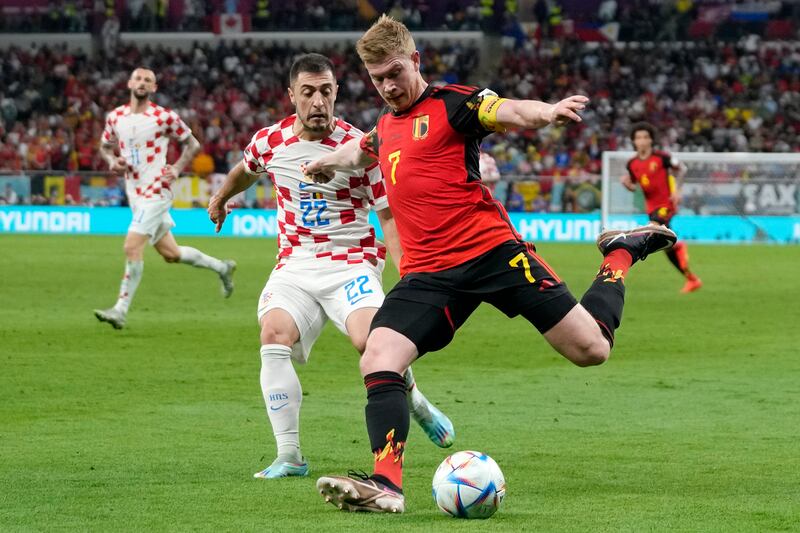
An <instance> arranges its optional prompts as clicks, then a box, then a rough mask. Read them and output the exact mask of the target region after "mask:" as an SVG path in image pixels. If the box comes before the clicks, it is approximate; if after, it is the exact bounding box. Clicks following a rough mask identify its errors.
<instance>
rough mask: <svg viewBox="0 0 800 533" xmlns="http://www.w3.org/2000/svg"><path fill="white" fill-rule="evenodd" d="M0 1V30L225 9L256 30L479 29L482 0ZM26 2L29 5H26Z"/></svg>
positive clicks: (79, 26)
mask: <svg viewBox="0 0 800 533" xmlns="http://www.w3.org/2000/svg"><path fill="white" fill-rule="evenodd" d="M8 4H9V5H2V3H0V31H5V32H68V33H78V32H93V33H99V32H100V31H101V28H102V27H103V24H104V22H105V21H106V19H107V17H111V16H114V17H116V18H117V19H118V22H119V26H120V27H119V29H120V30H121V31H133V32H139V31H149V32H153V31H205V32H208V31H214V30H215V29H218V28H215V22H218V21H217V20H216V19H217V18H218V17H219V16H220V15H223V14H238V15H242V16H243V17H246V19H247V20H248V22H249V25H250V27H251V28H252V29H253V30H256V31H274V30H280V31H302V30H314V31H320V30H321V31H352V30H358V29H366V28H367V27H369V25H370V22H371V20H372V19H373V18H374V16H375V14H376V13H378V12H381V11H383V12H386V13H388V14H390V15H392V16H393V17H394V18H396V19H398V20H402V21H403V22H404V23H405V24H406V25H407V26H408V27H409V28H410V29H411V30H460V31H464V30H479V29H482V28H485V22H486V21H485V20H484V19H485V18H486V11H485V9H484V10H482V9H481V2H480V0H449V1H448V2H431V1H429V0H373V1H372V2H369V3H367V2H359V1H358V0H325V1H323V0H293V1H291V2H285V1H275V0H102V1H96V0H56V1H44V0H31V1H30V2H29V3H24V2H18V1H14V2H9V3H8ZM17 4H19V5H17ZM22 4H25V5H22Z"/></svg>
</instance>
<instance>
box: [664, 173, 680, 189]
mask: <svg viewBox="0 0 800 533" xmlns="http://www.w3.org/2000/svg"><path fill="white" fill-rule="evenodd" d="M667 184H668V185H669V192H670V194H672V193H674V192H675V189H677V188H678V187H677V184H676V183H675V176H673V175H672V174H670V175H669V176H668V177H667Z"/></svg>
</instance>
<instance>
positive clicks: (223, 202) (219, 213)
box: [208, 161, 258, 233]
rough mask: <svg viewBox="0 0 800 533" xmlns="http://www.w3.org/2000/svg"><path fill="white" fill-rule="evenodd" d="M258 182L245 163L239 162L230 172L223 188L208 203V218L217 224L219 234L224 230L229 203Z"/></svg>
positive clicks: (255, 175)
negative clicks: (247, 169) (223, 225)
mask: <svg viewBox="0 0 800 533" xmlns="http://www.w3.org/2000/svg"><path fill="white" fill-rule="evenodd" d="M256 180H258V175H257V174H250V173H249V172H247V171H246V170H245V168H244V161H239V162H238V163H237V164H236V166H234V167H233V168H232V169H231V170H230V172H228V175H227V176H226V177H225V181H224V182H223V183H222V187H220V188H219V190H218V191H217V192H216V193H215V194H214V195H213V196H212V197H211V199H210V200H209V201H208V218H210V219H211V221H212V222H213V223H214V224H216V226H217V227H216V228H215V230H216V232H217V233H219V230H221V229H222V224H223V223H225V217H227V216H228V201H229V200H230V199H231V198H233V197H234V196H236V195H237V194H239V193H240V192H242V191H244V190H245V189H247V188H248V187H250V186H251V185H252V184H253V183H255V182H256Z"/></svg>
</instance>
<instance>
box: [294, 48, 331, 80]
mask: <svg viewBox="0 0 800 533" xmlns="http://www.w3.org/2000/svg"><path fill="white" fill-rule="evenodd" d="M301 72H310V73H312V74H320V73H322V72H330V73H331V74H333V75H334V78H335V77H336V74H335V70H334V69H333V62H332V61H331V60H330V59H328V58H327V57H325V56H324V55H322V54H315V53H311V54H303V55H301V56H298V57H297V58H296V59H295V60H294V62H293V63H292V67H291V68H290V69H289V85H291V84H293V83H294V82H295V81H296V80H297V75H298V74H300V73H301Z"/></svg>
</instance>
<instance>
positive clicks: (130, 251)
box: [122, 241, 140, 261]
mask: <svg viewBox="0 0 800 533" xmlns="http://www.w3.org/2000/svg"><path fill="white" fill-rule="evenodd" d="M122 251H123V252H125V257H127V258H128V259H130V260H132V261H135V260H137V259H139V255H140V252H139V247H138V246H136V245H134V244H131V243H129V242H127V241H126V242H125V244H124V245H123V246H122Z"/></svg>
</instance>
